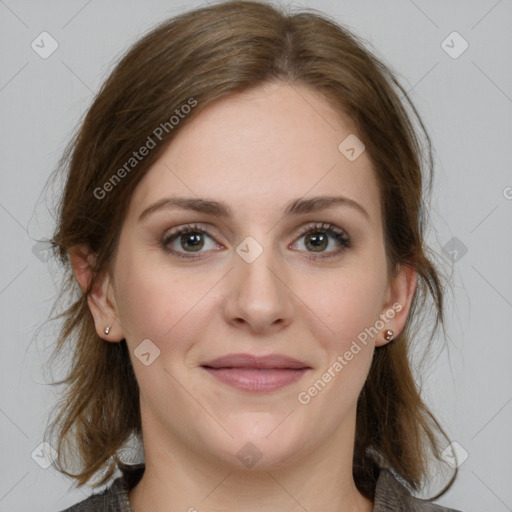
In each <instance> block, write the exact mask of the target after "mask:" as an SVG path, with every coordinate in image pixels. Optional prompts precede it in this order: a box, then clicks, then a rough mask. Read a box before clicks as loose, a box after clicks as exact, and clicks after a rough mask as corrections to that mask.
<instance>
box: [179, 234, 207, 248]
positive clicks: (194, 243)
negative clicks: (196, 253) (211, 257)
mask: <svg viewBox="0 0 512 512" xmlns="http://www.w3.org/2000/svg"><path fill="white" fill-rule="evenodd" d="M181 243H182V245H183V247H185V246H187V245H188V246H190V247H192V248H193V249H194V250H198V249H201V248H202V246H203V240H202V239H201V235H200V234H198V233H196V234H186V235H183V236H182V238H181Z"/></svg>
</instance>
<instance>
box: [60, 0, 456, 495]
mask: <svg viewBox="0 0 512 512" xmlns="http://www.w3.org/2000/svg"><path fill="white" fill-rule="evenodd" d="M273 80H280V81H284V82H287V83H289V84H291V85H293V84H294V83H297V84H305V85H307V86H309V87H311V88H312V89H313V90H315V91H317V92H318V93H320V94H322V95H324V97H325V98H327V99H328V101H329V102H330V103H331V105H333V106H334V108H336V109H337V110H338V111H339V112H340V113H342V112H343V113H345V114H348V115H349V116H350V117H351V119H352V120H353V121H354V123H355V125H356V127H357V134H358V136H359V138H360V139H361V140H362V141H363V142H364V144H365V146H366V151H368V154H369V155H370V158H371V160H372V162H373V164H374V168H375V171H376V178H377V180H378V183H379V186H380V194H381V205H382V213H383V219H384V228H385V240H386V253H387V257H388V262H389V264H390V268H391V269H392V270H396V268H397V266H398V265H406V266H409V267H412V268H414V270H415V271H416V272H417V274H418V282H419V284H418V288H417V290H416V293H415V296H414V299H413V305H412V309H411V312H410V314H409V317H408V320H407V324H406V327H405V329H404V330H403V332H402V333H401V334H400V335H399V336H398V337H397V338H396V339H395V340H394V341H393V342H392V343H389V344H387V345H385V346H383V347H379V348H377V349H376V351H375V354H374V359H373V362H372V365H371V369H370V372H369V376H368V378H367V380H366V383H365V385H364V388H363V390H362V393H361V395H360V397H359V401H358V409H357V426H356V439H355V449H354V460H353V472H354V479H355V481H356V485H357V486H358V488H359V490H360V491H361V492H362V493H363V494H365V495H366V496H368V497H371V498H373V489H374V486H375V481H376V477H377V471H378V466H387V467H390V468H392V469H393V470H394V471H395V472H396V473H397V474H398V475H399V476H401V477H402V478H403V480H405V482H407V483H408V484H409V485H410V487H411V488H412V489H414V490H418V489H419V488H420V486H421V485H422V483H423V482H424V480H425V478H426V476H427V469H428V463H429V460H430V455H431V454H432V453H433V454H434V456H435V457H437V458H438V459H439V452H440V450H439V434H441V435H442V437H443V438H444V439H445V440H447V439H448V438H447V437H446V434H445V433H444V431H443V430H442V429H441V427H440V426H439V424H438V422H437V421H436V420H435V418H434V417H433V415H432V414H431V413H430V411H429V410H428V408H427V406H426V405H425V404H424V402H423V401H422V399H421V397H420V393H419V389H418V385H417V383H416V382H415V380H414V377H413V374H412V370H411V364H410V362H409V353H408V352H409V347H410V343H411V340H412V339H413V337H414V336H413V332H412V324H411V322H412V320H413V319H417V318H418V316H419V315H420V313H422V312H424V311H425V309H426V306H427V305H428V299H429V298H430V303H431V304H432V305H433V310H434V328H433V330H432V333H434V331H435V329H436V328H437V327H438V325H440V324H441V325H442V322H443V290H442V286H441V281H440V278H439V274H438V271H437V270H436V268H435V266H434V265H433V263H432V261H431V259H430V258H429V257H428V256H427V253H426V251H427V250H426V248H425V244H424V240H423V236H424V221H425V218H424V216H425V211H424V207H423V203H422V201H423V199H422V193H423V192H422V191H423V189H424V188H425V187H424V184H425V183H424V181H426V182H427V183H426V184H427V185H428V186H429V187H430V186H431V179H430V177H431V171H432V167H433V165H432V162H433V158H432V149H431V142H430V139H429V137H428V134H427V132H426V130H425V127H424V125H423V123H422V121H421V119H420V117H419V115H418V113H417V111H416V109H415V107H414V106H413V104H412V103H411V100H410V99H409V97H408V95H407V93H406V91H405V90H404V89H403V87H402V86H401V85H400V84H399V83H398V81H397V79H396V78H395V77H394V76H393V73H392V72H391V71H390V70H389V68H388V67H387V66H386V65H385V64H383V63H382V62H381V61H380V60H379V59H378V58H377V57H375V56H374V55H373V54H372V53H371V52H369V51H368V50H367V49H366V48H365V47H364V44H363V42H362V41H361V40H359V39H358V38H357V37H356V36H354V35H353V34H351V33H350V32H349V31H347V30H346V29H345V28H343V27H341V26H340V25H339V24H337V23H335V22H334V21H331V20H329V19H328V18H327V17H326V16H325V15H320V14H317V13H316V12H315V11H312V10H307V11H301V12H298V13H292V14H286V13H284V12H282V11H280V10H278V9H276V8H275V7H273V6H270V5H268V4H265V3H261V2H250V1H247V2H245V1H234V2H224V3H221V4H217V5H214V6H208V7H204V8H200V9H196V10H194V11H190V12H188V13H185V14H182V15H180V16H177V17H175V18H172V19H170V20H168V21H165V22H164V23H162V24H161V25H159V26H157V27H156V28H155V29H153V30H152V31H151V32H150V33H148V34H147V35H146V36H144V37H143V38H142V39H141V40H140V41H139V42H137V43H136V44H135V45H134V46H133V47H132V48H131V49H130V50H129V51H128V52H127V53H126V55H125V56H124V57H123V58H122V59H121V60H120V62H119V63H118V64H117V66H116V67H115V69H114V70H113V72H112V73H111V75H110V76H109V77H108V79H107V80H106V82H105V83H104V84H103V86H102V88H101V90H100V91H99V93H98V94H97V96H96V98H95V100H94V102H93V104H92V106H91V107H90V109H89V110H88V112H87V115H86V116H85V118H84V120H83V123H82V125H81V126H80V128H79V130H78V132H77V134H76V136H75V137H74V138H73V140H72V141H71V143H70V144H69V146H68V148H67V150H66V152H65V154H64V156H63V159H62V161H61V169H64V170H65V171H66V173H67V183H66V185H65V190H64V193H63V196H62V198H61V203H60V209H59V219H58V226H57V229H56V232H55V236H54V239H53V243H54V247H55V248H56V251H57V252H58V255H59V256H60V258H61V260H62V262H63V263H64V265H65V266H66V269H67V272H68V273H67V279H66V281H65V285H64V288H63V294H71V295H72V296H73V297H74V302H73V303H72V304H71V305H70V306H69V308H68V309H66V310H65V311H64V312H62V313H61V315H60V317H61V318H62V319H63V325H62V330H61V333H60V337H59V340H58V343H57V346H56V350H55V353H56V354H57V355H58V354H61V353H63V352H64V348H65V346H66V344H70V348H71V350H72V362H71V369H70V371H69V374H68V375H67V376H66V378H65V379H63V380H61V381H59V382H57V383H58V384H65V386H66V388H65V389H66V391H65V394H64V396H63V398H62V402H61V403H60V404H59V407H58V408H57V411H58V415H57V417H56V418H55V420H54V422H53V423H52V425H51V431H52V433H53V432H54V431H56V433H57V441H56V448H57V451H58V454H59V458H58V460H57V467H58V468H59V470H60V471H62V472H63V473H65V474H67V475H69V476H72V477H74V478H76V480H77V483H78V485H83V484H85V483H86V482H87V481H89V480H90V479H91V478H92V477H93V476H94V475H95V474H96V473H98V472H99V471H100V470H101V471H103V472H104V474H103V478H102V479H101V480H100V481H99V482H97V483H96V484H95V485H100V484H103V483H105V482H106V481H107V480H108V479H109V478H110V477H111V476H112V475H113V473H114V471H115V469H116V467H117V466H118V465H119V464H120V463H121V461H120V459H119V457H118V455H119V452H120V450H121V449H122V448H123V447H124V446H125V444H126V442H127V440H128V439H129V438H130V436H131V435H135V436H136V437H138V438H139V439H140V437H141V436H142V432H141V418H140V410H139V395H138V385H137V382H136V379H135V375H134V372H133V368H132V366H131V362H130V359H129V354H128V351H127V346H126V342H125V341H124V340H123V341H121V342H120V343H107V342H105V341H104V340H102V339H101V338H100V337H98V336H97V334H96V332H95V329H94V323H93V319H92V315H91V313H90V310H89V308H88V305H87V293H88V292H87V291H86V292H84V293H82V292H81V290H80V289H79V287H78V284H77V282H76V279H75V278H74V275H73V273H72V270H71V268H70V264H69V257H68V254H69V250H70V248H71V247H73V246H75V245H79V244H86V245H87V246H88V247H89V248H90V249H91V250H92V251H93V252H94V253H96V254H97V260H96V264H95V269H94V271H95V273H98V272H102V271H105V270H106V269H108V266H109V263H110V262H111V261H112V258H113V255H114V253H115V249H116V243H117V239H118V235H119V231H120V227H121V225H122V222H123V219H124V216H125V212H126V210H127V207H128V204H129V201H130V197H131V194H132V192H133V190H134V188H135V187H136V186H137V183H138V182H139V180H140V179H141V178H142V177H143V175H144V173H145V172H146V171H147V170H148V169H149V168H150V167H151V165H152V164H153V163H154V162H155V160H156V159H157V158H158V157H159V155H160V154H161V152H162V150H163V148H165V146H166V145H167V144H168V143H169V141H171V140H172V138H173V136H174V134H175V133H177V132H178V131H179V130H180V129H181V128H182V127H183V126H185V125H186V123H188V122H190V121H191V120H192V119H193V118H194V117H195V116H197V115H198V114H199V113H200V112H201V111H202V109H204V108H205V107H206V106H208V105H210V104H211V103H212V102H214V101H216V100H218V99H219V98H223V97H226V96H228V95H230V94H232V93H235V92H241V91H244V90H247V89H249V88H252V87H255V86H258V85H261V84H264V83H266V82H269V81H273ZM403 100H406V102H404V103H402V101H403ZM194 102H196V103H194ZM187 104H188V105H192V104H194V105H195V106H194V108H191V109H188V110H185V109H183V110H180V109H182V107H183V105H187ZM406 106H407V108H406ZM409 109H410V112H411V113H413V114H414V116H411V114H410V113H409ZM177 110H179V111H180V112H189V113H188V114H187V115H184V116H180V120H179V123H178V124H176V125H173V123H172V122H170V121H169V120H170V118H171V116H172V115H173V114H174V113H176V114H178V112H176V111H177ZM415 122H417V123H418V126H419V127H420V128H421V133H422V134H423V142H422V139H421V138H420V137H419V135H418V134H419V133H420V132H419V130H418V128H417V127H415ZM165 123H167V124H165ZM171 125H172V126H171ZM162 126H166V129H165V130H164V129H161V130H160V132H161V133H160V132H158V133H160V135H161V137H160V138H159V137H156V136H155V129H156V128H157V127H162ZM148 137H151V138H152V140H153V142H155V146H156V147H155V148H153V149H151V151H149V153H148V154H147V156H145V157H144V158H143V159H142V160H141V161H137V162H136V163H135V165H133V166H132V167H133V168H130V169H129V170H128V169H127V167H126V166H125V167H124V169H125V172H122V171H120V169H121V168H122V166H123V164H125V163H126V162H128V161H130V158H131V157H132V155H133V152H134V150H137V149H138V148H140V147H142V146H143V145H145V144H147V143H148V141H149V139H148ZM132 163H134V162H132ZM114 175H116V176H117V178H119V179H117V178H115V177H114ZM107 183H110V185H106V184H107ZM107 190H108V193H106V191H107ZM99 196H101V197H99ZM91 287H92V283H91V284H90V288H91ZM432 339H433V334H432V336H431V337H430V339H429V340H428V343H430V342H431V341H432ZM73 462H78V471H77V472H75V473H71V472H69V469H70V468H71V465H72V463H73ZM454 477H455V475H454ZM454 477H453V478H452V480H451V482H453V479H454ZM451 482H450V484H451ZM448 487H449V486H448Z"/></svg>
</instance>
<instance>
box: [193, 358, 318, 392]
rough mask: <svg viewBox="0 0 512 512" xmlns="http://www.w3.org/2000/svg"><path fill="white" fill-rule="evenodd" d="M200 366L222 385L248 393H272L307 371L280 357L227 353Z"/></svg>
mask: <svg viewBox="0 0 512 512" xmlns="http://www.w3.org/2000/svg"><path fill="white" fill-rule="evenodd" d="M201 366H202V368H204V369H205V370H206V371H207V372H208V373H209V374H210V375H211V376H213V377H215V378H216V379H217V380H220V381H221V382H223V383H224V384H228V385H230V386H232V387H235V388H237V389H240V390H243V391H252V392H269V391H275V390H277V389H280V388H282V387H284V386H287V385H289V384H292V383H293V382H296V381H297V380H299V379H300V378H301V377H302V376H303V375H304V373H306V372H307V371H308V370H310V369H311V367H310V366H309V365H307V364H306V363H304V362H302V361H299V360H297V359H293V358H291V357H288V356H284V355H280V354H271V355H267V356H255V355H251V354H230V355H227V356H223V357H219V358H217V359H214V360H211V361H208V362H206V363H204V364H202V365H201Z"/></svg>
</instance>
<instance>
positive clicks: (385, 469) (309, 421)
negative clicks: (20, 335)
mask: <svg viewBox="0 0 512 512" xmlns="http://www.w3.org/2000/svg"><path fill="white" fill-rule="evenodd" d="M402 95H403V96H404V97H405V98H406V99H407V95H406V93H405V91H404V90H403V89H402V88H401V87H400V85H399V84H398V83H397V82H396V80H395V79H394V77H393V75H392V74H391V72H390V71H389V70H388V69H387V68H386V67H385V66H384V65H383V64H382V63H381V62H380V61H378V60H377V59H376V58H375V57H374V56H372V55H371V54H370V53H369V52H368V51H367V50H366V49H365V48H364V47H363V45H362V43H361V42H359V41H358V40H357V39H356V38H355V37H354V36H353V35H351V34H350V33H349V32H348V31H347V30H346V29H344V28H342V27H340V26H339V25H337V24H335V23H334V22H332V21H330V20H328V19H327V18H325V17H324V16H320V15H318V14H315V13H311V12H301V13H298V14H293V15H286V14H285V13H283V12H281V11H279V10H277V9H276V8H274V7H271V6H269V5H266V4H263V3H258V2H227V3H221V4H218V5H215V6H209V7H205V8H201V9H197V10H195V11H191V12H188V13H185V14H183V15H181V16H178V17H176V18H174V19H171V20H169V21H167V22H165V23H163V24H162V25H160V26H159V27H157V28H156V29H154V30H153V31H151V32H150V33H149V34H148V35H146V36H145V37H144V38H143V39H141V40H140V41H139V42H138V43H137V44H136V45H135V46H134V47H133V48H132V49H130V51H129V52H128V53H127V54H126V55H125V56H124V57H123V59H122V60H121V61H120V63H119V64H118V65H117V67H116V68H115V69H114V71H113V72H112V74H111V75H110V77H109V78H108V79H107V81H106V83H105V84H104V86H103V87H102V89H101V91H100V92H99V94H98V96H97V98H96V99H95V101H94V103H93V105H92V107H91V108H90V110H89V112H88V113H87V116H86V117H85V119H84V122H83V124H82V126H81V128H80V130H79V132H78V133H77V136H76V138H75V139H74V140H73V141H72V143H71V145H70V147H69V149H68V151H67V153H66V155H65V156H66V158H65V160H64V167H65V169H66V172H67V173H68V174H67V184H66V187H65V191H64V194H63V198H62V203H61V211H60V219H59V225H58V227H57V230H56V233H55V237H54V244H55V246H56V248H57V250H58V251H59V254H60V256H61V258H62V261H63V262H64V264H65V265H67V268H68V270H69V281H68V285H69V290H68V289H66V290H67V291H73V290H75V292H77V294H76V295H75V298H76V301H75V302H74V303H73V304H72V305H71V306H70V308H69V309H68V310H67V311H66V312H65V313H64V319H65V322H64V325H63V329H62V333H61V337H60V340H59V344H58V347H57V351H58V352H60V351H62V350H63V349H64V347H65V345H66V344H67V343H69V344H71V346H72V350H73V354H74V356H73V362H72V368H71V370H70V373H69V375H68V376H67V378H66V379H65V380H64V381H63V382H64V383H65V384H66V386H67V388H66V389H67V391H66V394H65V396H64V399H63V402H62V405H61V408H60V410H59V415H58V416H57V418H56V419H55V422H54V424H53V428H52V431H53V432H54V433H56V435H57V442H56V443H55V444H56V445H57V447H58V453H59V459H58V467H59V469H60V470H61V471H62V472H63V473H65V474H67V475H70V476H73V477H74V478H76V480H77V483H78V484H79V485H83V484H85V483H87V482H89V481H91V480H93V478H94V477H96V485H101V484H104V483H106V482H108V481H109V479H110V478H111V477H112V476H113V475H114V473H115V471H116V470H117V469H120V470H121V471H122V473H123V475H122V476H121V477H119V478H117V479H116V480H115V481H114V483H113V484H112V485H110V486H109V487H108V488H107V489H106V490H105V491H104V492H102V493H101V494H97V495H95V496H92V497H90V498H88V499H86V500H84V501H83V502H82V503H80V504H77V505H75V506H74V507H71V508H70V509H68V510H70V511H80V510H112V511H113V510H118V511H121V510H122V511H134V512H141V511H145V510H151V511H154V512H159V511H171V510H172V511H174V510H189V511H194V510H200V511H209V510H211V511H213V510H233V509H235V507H236V510H237V511H245V510H258V511H260V512H261V511H270V510H272V511H274V510H310V511H313V510H327V511H345V512H347V511H350V512H352V511H371V510H374V511H376V512H379V511H387V510H425V511H427V510H449V509H446V508H442V507H439V506H435V505H433V504H431V503H430V502H428V501H423V500H420V499H418V498H415V497H413V495H412V492H414V491H419V490H420V489H421V488H422V486H423V485H424V484H425V483H427V477H428V469H429V462H430V460H431V459H432V458H434V459H436V458H437V459H439V454H440V452H441V451H442V450H443V449H444V448H445V447H446V445H447V444H449V441H448V439H447V438H446V436H445V434H444V432H443V430H442V429H441V427H440V426H439V424H438V423H437V421H436V420H435V418H434V417H433V416H432V414H431V413H430V412H429V410H428V408H427V407H426V406H425V404H424V403H423V402H422V399H421V397H420V395H419V391H418V388H417V385H416V384H415V382H414V379H413V376H412V371H411V367H410V364H409V362H408V351H409V346H410V343H411V340H412V338H413V330H412V325H413V322H414V323H415V325H417V322H418V318H419V316H421V314H422V312H424V311H425V303H426V301H428V300H429V299H430V300H432V303H433V304H434V306H435V308H434V309H435V311H436V319H435V320H436V325H437V323H439V322H442V319H443V309H442V307H443V301H442V299H443V294H442V286H441V283H440V279H439V277H438V272H437V270H436V269H435V267H434V266H433V264H432V262H431V261H430V260H429V259H428V257H427V256H426V248H425V245H424V241H423V218H422V204H423V203H422V191H423V188H424V187H423V182H424V181H425V180H426V179H428V176H422V171H425V172H427V171H428V170H429V169H430V168H431V166H432V161H431V154H430V141H429V139H428V135H427V134H426V133H424V135H425V139H426V142H427V144H426V146H423V145H422V143H421V141H420V138H419V135H418V134H417V133H416V132H415V129H414V126H413V121H412V117H411V116H410V115H409V114H408V112H407V110H406V108H405V106H404V105H403V104H402V103H401V100H400V96H402ZM408 105H409V106H410V107H411V110H412V112H413V113H414V114H415V118H416V119H417V120H418V121H419V124H420V126H421V128H422V129H423V125H422V124H421V120H420V119H419V117H418V116H417V113H416V110H415V109H414V107H413V106H412V105H411V104H410V103H408ZM423 132H424V129H423ZM425 157H426V158H425ZM429 157H430V159H429ZM134 439H135V441H139V442H141V443H142V446H143V450H144V463H140V464H136V465H133V464H132V465H127V464H125V463H123V462H122V460H121V459H122V456H121V453H122V452H123V450H124V449H125V448H126V446H127V444H128V443H129V442H130V441H132V440H134ZM98 475H100V476H99V478H98ZM452 481H453V478H452ZM450 483H451V482H450Z"/></svg>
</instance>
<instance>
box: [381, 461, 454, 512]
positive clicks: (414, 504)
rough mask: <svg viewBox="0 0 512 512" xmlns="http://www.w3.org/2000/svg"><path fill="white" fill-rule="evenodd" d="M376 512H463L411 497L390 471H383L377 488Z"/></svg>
mask: <svg viewBox="0 0 512 512" xmlns="http://www.w3.org/2000/svg"><path fill="white" fill-rule="evenodd" d="M373 510H374V512H461V511H460V510H455V509H453V508H446V507H442V506H440V505H436V504H435V503H432V502H430V501H427V500H422V499H420V498H416V497H414V496H412V495H411V493H410V492H409V490H408V489H407V488H406V487H405V486H404V485H403V484H402V483H400V482H399V481H398V479H397V478H396V477H395V476H394V475H393V473H392V472H391V471H389V470H388V469H381V470H380V473H379V478H378V480H377V486H376V488H375V499H374V509H373Z"/></svg>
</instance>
